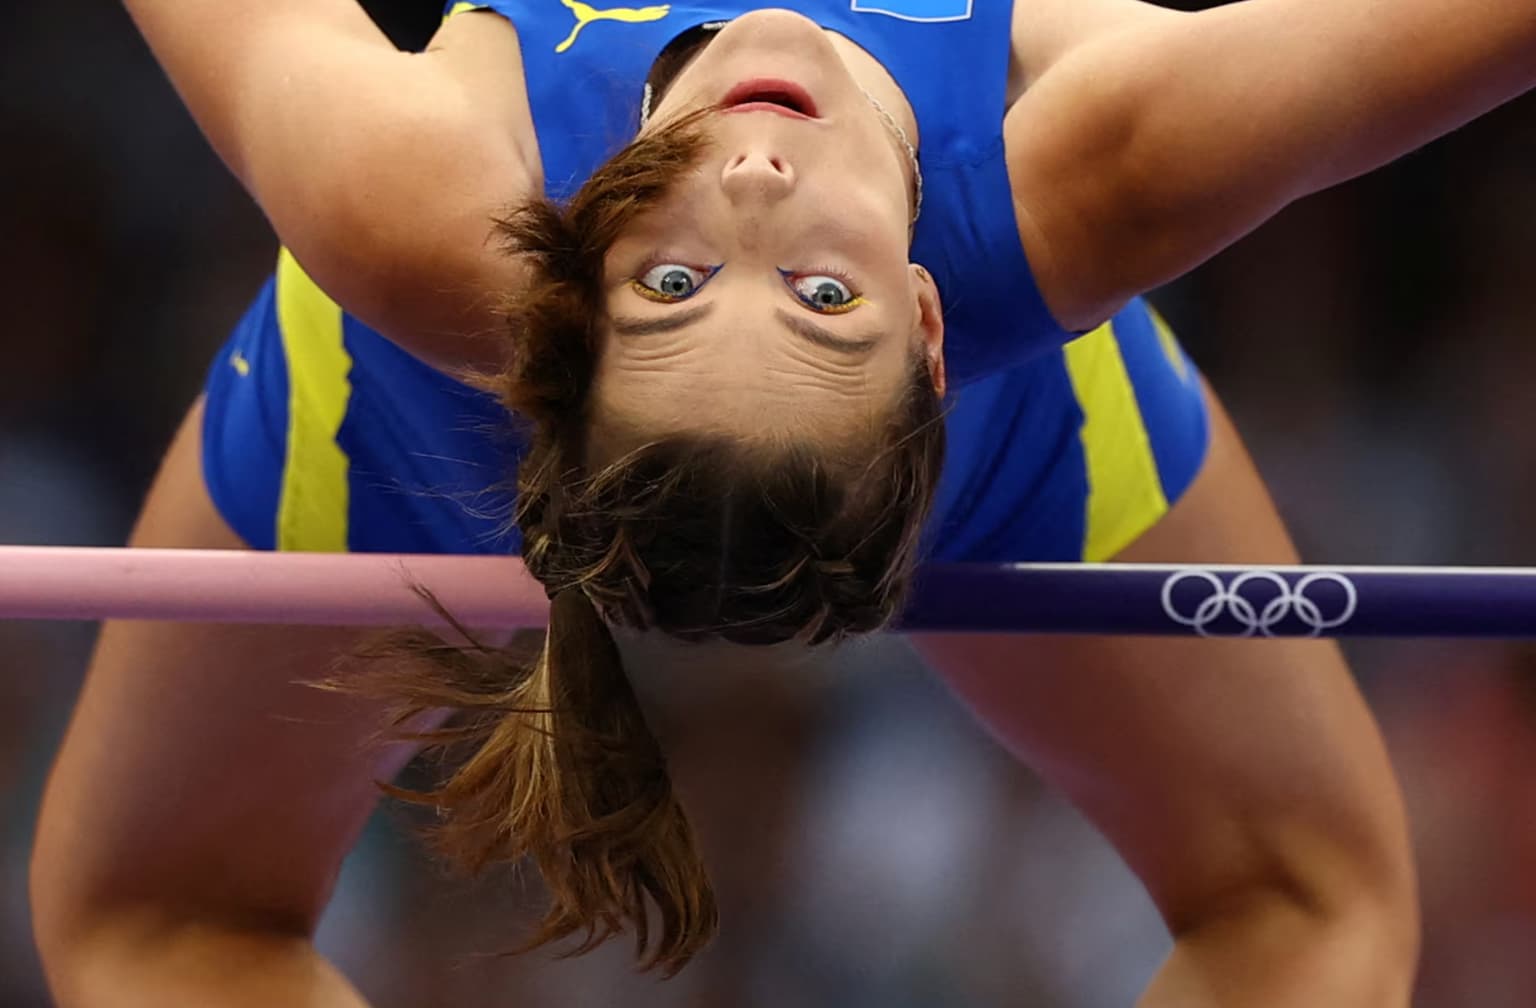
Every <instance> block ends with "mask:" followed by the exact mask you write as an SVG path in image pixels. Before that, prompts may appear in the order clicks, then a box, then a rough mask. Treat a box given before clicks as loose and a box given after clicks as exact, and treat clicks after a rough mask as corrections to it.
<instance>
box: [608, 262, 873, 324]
mask: <svg viewBox="0 0 1536 1008" xmlns="http://www.w3.org/2000/svg"><path fill="white" fill-rule="evenodd" d="M669 262H675V263H676V264H677V265H679V266H686V267H688V268H689V269H691V270H698V271H699V272H700V273H702V274H704V279H703V281H701V282H700V283H699V285H698V286H697V287H696V288H694V290H693V292H692V293H690V294H688V295H687V296H686V297H668V296H667V295H665V294H662V293H659V292H658V291H654V290H652V289H651V288H649V287H647V286H646V285H645V284H643V283H641V282H640V278H641V277H643V276H645V275H646V274H647V273H649V272H650V271H651V270H653V269H655V268H656V267H657V266H660V265H662V264H664V263H669ZM722 268H723V267H722V266H697V265H695V264H693V263H687V262H682V261H680V260H678V259H677V258H675V257H673V256H653V257H652V258H650V259H648V260H646V262H645V264H644V265H643V266H641V267H640V269H639V270H637V271H636V272H635V275H634V276H632V277H630V278H629V286H630V289H631V290H633V291H634V292H635V293H636V294H639V295H640V296H641V297H643V298H645V299H646V300H647V301H655V302H657V303H659V304H681V303H682V302H684V301H687V300H688V299H689V298H691V297H693V296H694V295H696V294H698V293H699V291H701V290H703V289H704V287H705V285H706V284H708V283H709V281H710V280H712V279H714V276H715V274H716V273H718V272H720V270H721V269H722ZM779 276H781V277H783V278H784V286H785V287H787V288H788V289H789V292H790V293H791V294H793V295H794V297H795V300H797V301H799V302H800V303H801V304H803V305H805V306H806V307H807V308H809V309H811V311H814V312H816V313H817V314H818V315H844V314H846V313H848V312H851V311H853V310H854V309H855V308H858V307H859V306H861V305H863V304H865V303H866V301H865V299H864V295H863V294H862V293H860V291H859V289H858V287H857V286H855V284H854V282H853V278H852V277H850V276H849V275H848V274H847V273H844V272H843V271H842V270H840V269H838V268H837V267H835V266H813V267H812V268H810V269H805V270H785V269H781V270H779ZM810 276H829V277H831V278H832V279H834V280H836V281H838V282H839V283H842V284H843V285H844V286H846V287H847V288H848V290H849V291H850V292H851V293H852V294H853V300H852V301H849V302H848V303H847V304H845V305H838V306H836V307H832V308H827V307H822V306H821V305H818V304H816V303H815V302H813V301H811V300H810V299H809V298H806V297H804V296H802V295H801V293H800V292H799V291H797V290H796V289H795V281H796V280H800V279H802V278H804V277H810Z"/></svg>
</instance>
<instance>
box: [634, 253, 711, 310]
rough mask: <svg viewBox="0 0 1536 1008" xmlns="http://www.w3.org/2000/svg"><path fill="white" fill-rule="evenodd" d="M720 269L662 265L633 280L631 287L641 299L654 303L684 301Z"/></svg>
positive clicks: (680, 264)
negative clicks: (648, 299)
mask: <svg viewBox="0 0 1536 1008" xmlns="http://www.w3.org/2000/svg"><path fill="white" fill-rule="evenodd" d="M717 269H718V267H715V268H712V269H699V268H698V267H697V266H685V265H683V264H682V263H661V264H659V265H656V266H652V267H651V268H650V269H648V270H646V271H645V272H644V273H642V274H641V275H640V276H638V277H635V278H634V279H633V280H631V281H630V282H629V283H630V286H631V287H633V288H634V289H635V293H637V294H639V295H640V296H641V297H646V298H650V299H651V300H652V301H667V302H671V301H683V300H686V299H688V298H690V297H693V295H695V294H697V293H698V292H699V288H700V287H703V286H704V284H705V283H706V282H707V281H708V280H709V278H710V277H712V276H714V275H715V272H716V270H717Z"/></svg>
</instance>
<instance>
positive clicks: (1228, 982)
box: [1137, 896, 1417, 1008]
mask: <svg viewBox="0 0 1536 1008" xmlns="http://www.w3.org/2000/svg"><path fill="white" fill-rule="evenodd" d="M1416 947H1417V942H1416V929H1415V927H1414V925H1413V924H1412V922H1411V921H1403V920H1393V919H1391V917H1390V915H1388V914H1386V913H1384V912H1377V911H1374V910H1368V909H1359V910H1356V911H1352V912H1341V913H1336V914H1322V913H1320V912H1318V911H1317V910H1315V909H1313V908H1309V907H1304V906H1302V905H1300V904H1299V903H1297V902H1295V901H1294V900H1291V899H1289V898H1286V897H1282V896H1274V897H1272V898H1264V899H1258V900H1255V901H1253V902H1251V903H1250V904H1248V905H1247V906H1245V907H1244V908H1243V909H1241V910H1240V911H1237V912H1233V913H1229V914H1223V915H1221V916H1219V917H1217V918H1214V919H1212V920H1209V921H1204V922H1199V923H1197V924H1195V925H1193V926H1190V927H1188V928H1186V929H1184V930H1183V932H1182V933H1181V934H1180V935H1179V936H1178V937H1177V939H1176V941H1175V943H1174V948H1173V953H1172V954H1171V955H1170V956H1169V958H1168V960H1167V961H1166V962H1165V963H1164V964H1163V968H1162V969H1161V970H1160V971H1159V972H1158V974H1157V976H1156V977H1155V978H1154V980H1153V982H1152V984H1151V986H1150V987H1149V988H1148V989H1147V991H1146V993H1145V994H1144V995H1143V996H1142V998H1141V1000H1140V1001H1139V1002H1138V1003H1137V1008H1315V1006H1317V1005H1349V1006H1350V1008H1406V1006H1407V1005H1408V1003H1409V996H1410V991H1411V988H1412V984H1413V975H1414V964H1415V958H1416Z"/></svg>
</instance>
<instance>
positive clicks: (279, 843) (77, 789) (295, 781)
mask: <svg viewBox="0 0 1536 1008" xmlns="http://www.w3.org/2000/svg"><path fill="white" fill-rule="evenodd" d="M200 418H201V406H200V405H199V406H198V407H196V408H194V409H193V411H192V414H191V416H190V417H189V418H188V420H187V421H186V423H185V424H184V426H183V427H182V429H181V431H180V433H179V434H178V435H177V437H176V440H175V442H174V444H173V445H172V447H171V450H170V453H169V455H168V456H167V458H166V460H165V463H164V466H163V468H162V470H161V472H160V475H159V477H158V478H157V480H156V482H155V485H154V488H153V489H152V490H151V492H150V495H149V499H148V502H147V504H146V506H145V509H144V512H143V515H142V517H141V519H140V521H139V524H138V527H137V529H136V531H135V533H134V536H133V540H132V541H133V544H134V545H137V546H155V547H203V548H217V549H239V548H243V546H244V544H243V543H242V542H241V541H240V540H239V539H238V537H236V535H235V534H234V533H233V532H232V531H231V530H230V529H229V528H228V526H227V525H226V524H225V523H224V522H223V520H222V519H221V518H220V517H219V515H218V514H217V512H216V511H215V509H214V507H213V504H212V503H211V501H210V500H209V499H208V495H207V492H206V490H205V489H204V486H203V481H202V471H201V461H200V459H201V452H200ZM355 640H356V634H355V633H354V632H351V631H344V630H336V629H329V628H322V629H317V628H282V627H230V626H194V625H189V624H165V623H111V624H108V625H106V626H105V627H103V629H102V634H101V639H100V642H99V644H98V647H97V651H96V655H95V658H94V660H93V662H92V664H91V668H90V672H89V676H88V678H87V681H86V684H85V687H84V690H83V692H82V694H81V696H80V699H79V701H78V706H77V707H76V710H75V714H74V719H73V721H72V723H71V726H70V729H69V733H68V735H67V737H66V739H65V742H64V745H63V748H62V750H61V751H60V753H59V756H58V759H57V762H56V764H55V766H54V769H53V773H52V777H51V779H50V780H49V783H48V788H47V792H46V796H45V799H44V806H43V810H42V816H41V821H40V825H39V828H38V836H37V844H36V849H35V854H34V857H33V864H32V895H33V906H34V911H35V927H36V933H37V939H38V942H39V947H40V949H41V951H42V955H43V960H44V964H45V967H46V969H47V972H48V975H49V980H50V983H51V984H52V986H53V989H54V993H55V995H56V997H57V998H58V1001H59V1004H61V1005H65V1006H71V1005H97V1004H103V1005H105V1004H111V1005H114V1006H124V1008H129V1006H134V1005H165V1004H204V1005H247V1004H248V1005H253V1006H254V1005H262V1006H268V1005H278V1004H281V1005H359V1004H361V1003H362V1001H361V999H360V998H359V997H358V995H357V994H356V993H355V992H354V991H352V989H351V988H350V986H349V985H348V984H347V983H346V981H345V980H343V979H342V978H341V977H340V975H339V974H337V973H335V972H334V971H333V970H331V969H330V967H329V966H328V965H327V964H325V963H324V962H323V961H321V960H320V959H319V957H318V956H317V955H316V954H315V953H314V952H313V949H312V948H311V946H310V942H309V939H310V936H311V935H312V934H313V931H314V928H315V925H316V923H317V920H318V918H319V915H320V912H321V910H322V908H323V907H324V905H325V903H326V901H327V899H328V897H329V894H330V890H331V887H332V885H333V883H334V881H335V878H336V875H337V872H338V870H339V868H340V864H341V860H342V858H343V856H344V855H345V854H346V852H347V850H348V849H349V848H350V847H351V846H352V843H353V841H354V840H355V838H356V836H357V833H358V831H359V830H360V829H361V827H362V825H363V823H364V821H365V820H366V819H367V817H368V815H369V812H370V811H371V810H372V808H373V806H374V804H375V801H376V798H377V791H376V788H375V786H374V783H373V782H374V780H375V779H377V778H381V777H382V778H387V777H389V776H391V775H392V774H393V773H394V772H395V771H396V770H397V769H398V768H399V767H400V765H401V764H402V763H403V762H404V760H405V759H406V758H407V757H408V755H409V753H408V751H406V750H405V749H404V748H402V747H398V746H396V747H384V746H379V745H374V744H372V742H371V737H372V735H373V733H374V732H375V731H376V730H377V729H378V727H379V725H380V719H379V716H378V715H379V712H378V711H377V710H376V709H374V708H373V707H371V706H370V705H368V704H365V703H361V702H358V701H356V700H353V699H349V698H344V697H338V696H335V695H333V694H328V693H322V692H320V691H318V690H315V689H313V688H310V687H306V686H304V685H300V684H298V681H299V680H304V679H309V678H315V677H318V676H319V675H321V674H323V673H324V672H325V671H326V670H327V668H328V666H329V665H330V664H331V663H332V662H334V661H335V660H336V659H337V657H338V656H340V655H343V654H345V653H346V652H347V651H348V649H349V648H350V647H351V646H352V645H353V643H354V642H355Z"/></svg>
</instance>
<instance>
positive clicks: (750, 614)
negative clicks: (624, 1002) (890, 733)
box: [338, 109, 944, 975]
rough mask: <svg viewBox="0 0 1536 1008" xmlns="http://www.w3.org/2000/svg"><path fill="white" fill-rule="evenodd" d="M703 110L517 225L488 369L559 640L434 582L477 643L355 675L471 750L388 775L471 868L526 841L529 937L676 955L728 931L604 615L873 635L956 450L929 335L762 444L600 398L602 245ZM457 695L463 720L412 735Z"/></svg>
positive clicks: (643, 624) (896, 600) (820, 634)
mask: <svg viewBox="0 0 1536 1008" xmlns="http://www.w3.org/2000/svg"><path fill="white" fill-rule="evenodd" d="M708 112H709V110H708V109H702V110H699V111H698V112H696V113H694V114H692V115H689V116H685V117H683V118H682V119H679V120H677V121H676V122H674V123H671V124H668V125H665V126H662V127H659V128H657V129H655V130H652V131H648V132H647V133H646V134H644V135H642V136H641V137H640V138H639V139H637V140H636V142H635V143H633V144H631V145H630V146H629V147H628V148H626V149H625V150H624V151H623V152H622V153H621V154H620V155H618V156H617V157H616V158H614V159H613V160H612V161H610V162H608V163H607V164H606V165H604V166H603V167H602V168H600V169H599V170H598V171H597V172H595V173H594V174H593V175H592V177H591V178H590V179H589V180H588V181H587V183H586V184H585V185H583V186H582V188H581V190H580V191H579V192H578V193H576V194H575V196H573V197H572V199H571V200H570V201H569V202H567V203H566V204H564V205H555V204H553V203H550V202H548V201H542V200H536V201H533V202H530V203H527V204H525V205H523V206H520V207H517V208H514V209H513V210H512V211H510V212H509V213H508V214H507V216H506V218H505V219H503V220H502V221H500V222H499V229H500V232H501V237H502V238H503V239H504V240H505V243H506V246H507V248H508V250H509V251H510V252H511V253H513V254H515V255H517V256H518V257H519V258H520V260H521V261H522V262H523V264H524V265H525V267H526V268H527V270H528V271H529V274H530V278H529V280H528V282H527V283H526V284H524V285H521V286H520V287H519V289H518V290H517V291H514V292H509V294H508V298H507V303H506V311H507V318H508V323H509V330H510V332H509V339H508V346H509V348H510V349H511V351H512V352H511V353H510V354H509V359H508V361H507V363H506V368H505V370H504V371H503V372H502V373H499V374H495V375H488V376H482V377H481V379H479V380H477V384H478V385H480V387H482V388H485V389H488V390H490V391H493V392H494V393H495V394H496V395H498V396H499V397H500V399H501V401H502V402H503V403H504V404H505V406H506V407H507V410H508V412H509V413H510V414H514V415H516V416H518V417H520V418H522V420H523V421H525V422H526V423H527V426H528V427H529V428H530V430H529V431H528V438H527V443H526V450H525V451H524V452H523V453H522V455H521V458H520V459H519V462H518V471H517V505H516V515H515V517H516V523H517V526H518V530H519V531H520V533H521V536H522V555H523V562H524V564H525V565H526V566H527V568H528V571H529V573H530V574H532V575H533V576H534V577H535V578H537V579H538V580H539V582H540V583H541V584H543V585H544V586H545V588H546V590H547V591H548V592H549V593H550V595H551V597H552V599H553V608H552V611H551V614H550V625H549V629H548V631H547V633H546V635H545V639H544V644H543V647H542V649H541V650H540V651H539V653H538V654H537V656H536V657H534V656H531V655H521V656H520V655H518V654H516V653H514V652H513V651H509V650H502V649H495V648H490V647H486V646H484V645H483V644H481V643H480V642H478V641H477V640H475V638H474V637H473V636H472V635H470V634H469V633H468V632H467V631H465V630H464V628H463V627H461V626H459V625H458V624H456V623H454V621H453V619H452V617H451V615H450V614H448V613H445V612H443V611H442V608H441V607H440V606H436V603H435V602H432V600H431V599H430V598H429V599H428V601H429V602H431V603H432V604H433V605H434V606H435V607H436V608H437V611H438V613H439V615H440V616H441V617H442V618H443V619H445V620H446V621H447V622H448V623H449V624H450V625H452V626H453V627H454V629H455V630H456V631H457V632H458V634H459V635H460V637H461V639H462V640H461V642H460V643H445V642H444V641H442V640H441V639H439V638H438V637H437V636H435V635H433V634H430V633H427V632H426V631H422V630H415V631H400V632H397V633H395V634H393V635H391V636H390V637H388V638H385V639H383V640H381V641H379V642H377V643H376V644H375V645H374V646H372V647H370V648H368V649H366V650H365V652H364V653H365V655H367V656H371V657H374V658H380V659H386V660H383V661H375V662H371V663H368V664H367V665H366V666H365V667H364V670H363V671H362V672H361V673H360V674H359V676H357V677H355V678H354V677H349V678H348V679H347V680H346V682H344V683H340V684H338V688H342V689H347V690H349V691H352V692H362V693H368V694H371V695H373V696H377V697H382V698H385V699H389V700H393V701H395V702H396V714H395V718H394V722H393V724H394V728H395V729H396V730H397V731H398V733H399V734H401V735H404V736H406V737H409V738H414V739H416V740H418V741H425V742H427V743H429V744H431V745H435V746H438V747H440V748H442V749H445V750H452V753H453V755H454V756H455V757H458V756H461V755H462V756H463V757H464V758H463V761H462V762H461V763H460V764H459V765H458V768H457V769H456V770H455V771H453V773H452V774H451V776H449V777H448V779H447V780H446V781H445V782H444V783H443V784H441V785H440V786H438V787H436V788H433V789H431V790H427V791H414V792H413V791H406V790H401V789H398V788H392V787H389V786H386V790H387V791H389V792H390V793H392V794H395V795H397V796H399V797H402V798H406V799H408V800H412V801H417V802H422V803H425V804H428V805H430V806H432V807H434V808H435V809H436V810H437V812H438V816H439V823H438V825H437V827H436V834H437V843H438V846H439V848H440V849H441V850H442V851H443V852H445V853H446V854H448V855H449V856H450V857H451V858H452V860H454V861H456V862H458V863H459V864H460V865H462V866H464V867H466V868H468V869H470V870H478V869H481V868H484V867H487V866H488V865H490V864H492V863H494V862H499V861H509V860H516V859H521V858H524V857H527V858H530V859H531V860H532V861H533V863H534V864H535V865H536V866H537V867H538V869H539V871H540V872H541V873H542V875H543V877H544V881H545V883H546V886H547V888H548V890H549V895H550V901H551V902H550V907H549V910H548V912H547V913H546V915H545V917H544V919H543V921H542V922H541V923H540V925H539V927H538V930H537V931H536V933H535V934H534V935H533V936H532V938H531V939H530V940H529V941H528V942H527V943H526V944H525V945H524V946H523V948H525V949H526V948H533V947H535V946H539V945H543V944H545V943H547V942H554V941H558V940H561V939H565V938H569V937H572V936H580V943H579V945H578V946H577V947H576V948H575V949H574V950H573V951H572V952H571V953H570V954H578V953H580V952H584V951H587V950H588V949H591V948H593V947H594V946H596V945H598V944H600V943H601V942H603V941H605V940H607V939H608V938H611V937H613V936H615V935H617V934H618V933H619V932H621V931H625V930H633V932H634V934H635V938H636V944H637V950H638V958H639V962H640V966H641V968H643V969H659V970H661V971H663V972H664V973H666V974H667V975H670V974H672V973H675V972H677V971H678V970H679V969H681V968H682V967H683V966H684V965H686V964H687V962H688V961H689V959H690V958H691V957H692V956H693V955H695V954H696V953H697V952H698V951H699V950H700V949H701V948H702V947H703V946H704V945H705V944H706V943H707V942H708V940H709V939H710V937H711V936H712V935H713V934H714V932H715V929H716V926H717V915H716V909H715V900H714V893H713V891H712V889H711V887H710V884H709V880H708V878H707V877H706V875H705V872H704V867H703V863H702V861H701V859H700V857H699V854H698V850H697V846H696V843H695V840H694V836H693V832H692V830H691V828H690V826H689V824H688V820H687V819H686V818H685V816H684V815H683V811H682V808H681V807H680V805H679V804H678V801H677V799H676V797H675V796H674V794H673V792H672V786H671V782H670V780H669V779H668V776H667V768H666V762H665V760H664V758H663V755H662V752H661V749H660V746H659V745H658V743H657V741H656V739H655V737H654V736H653V734H652V733H651V731H650V729H649V728H648V727H647V725H646V722H645V718H644V716H643V714H642V712H641V709H640V706H639V703H638V701H637V699H636V697H635V695H634V692H633V690H632V689H631V687H630V684H629V681H628V680H627V678H626V677H625V674H624V669H623V666H622V663H621V661H620V657H619V653H618V649H617V648H616V647H615V645H614V640H613V637H612V635H611V634H610V632H609V630H608V626H609V625H610V624H611V625H623V626H626V627H628V628H631V629H633V630H635V631H641V632H644V631H655V632H659V633H664V634H667V635H668V636H670V637H673V638H677V639H681V640H686V641H705V640H726V641H730V642H734V643H738V644H743V645H763V644H776V643H781V642H785V641H790V640H799V641H801V642H802V643H805V644H822V643H831V642H836V641H838V640H841V639H843V638H845V637H848V636H851V635H856V634H863V633H871V632H874V631H876V630H879V629H881V628H882V627H884V626H886V625H887V624H888V623H889V622H890V621H891V620H892V619H893V618H894V617H895V616H896V615H897V614H898V613H899V612H900V611H901V606H902V600H903V597H904V596H905V593H906V590H907V586H908V583H909V581H910V575H911V573H912V570H913V567H914V565H915V562H916V557H917V553H918V550H919V547H920V543H921V531H922V527H923V522H924V520H925V518H926V516H927V514H928V510H929V506H930V505H931V503H932V500H933V495H934V490H935V487H936V486H937V484H938V479H939V473H940V470H941V469H942V466H943V459H944V430H943V419H942V407H941V403H940V400H939V397H938V395H937V394H936V390H935V389H934V386H933V383H932V379H931V376H930V374H929V371H928V368H927V366H926V362H925V361H924V360H922V359H921V358H920V356H917V355H914V357H913V359H912V361H911V362H910V367H911V373H910V375H909V378H908V380H907V381H906V383H905V384H904V385H903V386H902V387H900V388H897V389H894V390H893V395H892V399H891V402H890V404H889V406H888V410H887V416H886V417H885V422H884V424H883V425H882V429H880V430H877V431H871V432H867V436H866V435H865V434H861V435H860V436H858V437H850V438H842V439H830V438H826V437H816V436H812V435H811V434H809V433H808V434H807V436H806V437H805V438H803V439H797V438H766V439H763V438H760V439H755V440H748V441H743V440H742V439H739V438H732V437H724V436H718V435H714V434H712V433H709V432H703V431H695V432H678V431H667V432H649V431H644V430H638V429H635V428H634V427H633V425H630V424H626V423H625V422H623V418H622V417H612V416H599V415H598V413H597V411H596V410H595V408H594V404H593V401H592V396H591V392H592V385H593V376H594V372H595V368H596V362H597V359H598V356H599V348H600V347H601V346H602V343H603V338H604V337H603V332H602V330H603V325H604V322H605V319H604V313H603V308H602V306H603V305H604V304H605V296H606V295H605V291H606V287H605V284H604V257H605V255H606V254H607V252H608V250H609V249H610V248H611V247H612V245H613V243H614V242H615V241H616V240H617V239H618V237H619V236H620V235H621V234H622V233H623V231H624V230H625V229H626V228H627V227H628V226H629V225H630V224H631V223H632V222H633V221H635V220H636V218H637V217H638V216H639V215H640V214H642V213H644V212H646V211H648V210H652V209H654V208H655V207H656V206H657V205H658V203H659V202H660V201H661V200H662V198H663V197H664V196H665V195H666V193H667V191H668V187H669V186H670V185H671V183H672V182H673V181H674V180H675V179H677V178H678V177H680V176H682V175H683V174H684V173H686V172H687V171H688V170H690V168H692V167H693V166H695V165H696V164H697V163H698V160H699V157H700V155H701V153H702V152H703V151H704V150H705V149H706V146H707V143H708V138H707V135H706V131H705V129H704V124H705V118H706V117H707V114H708ZM443 708H449V709H453V710H456V711H458V712H459V718H458V719H457V720H456V721H455V722H454V723H452V724H451V725H450V726H449V727H446V728H442V729H438V730H434V731H426V732H423V731H420V730H419V725H420V724H421V723H422V721H421V719H422V718H424V717H427V716H430V715H431V714H432V713H434V712H436V711H439V710H441V709H443ZM413 728H415V729H416V730H414V731H413ZM653 913H654V917H653V916H652V914H653ZM658 924H659V927H658V926H657V925H658Z"/></svg>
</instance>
